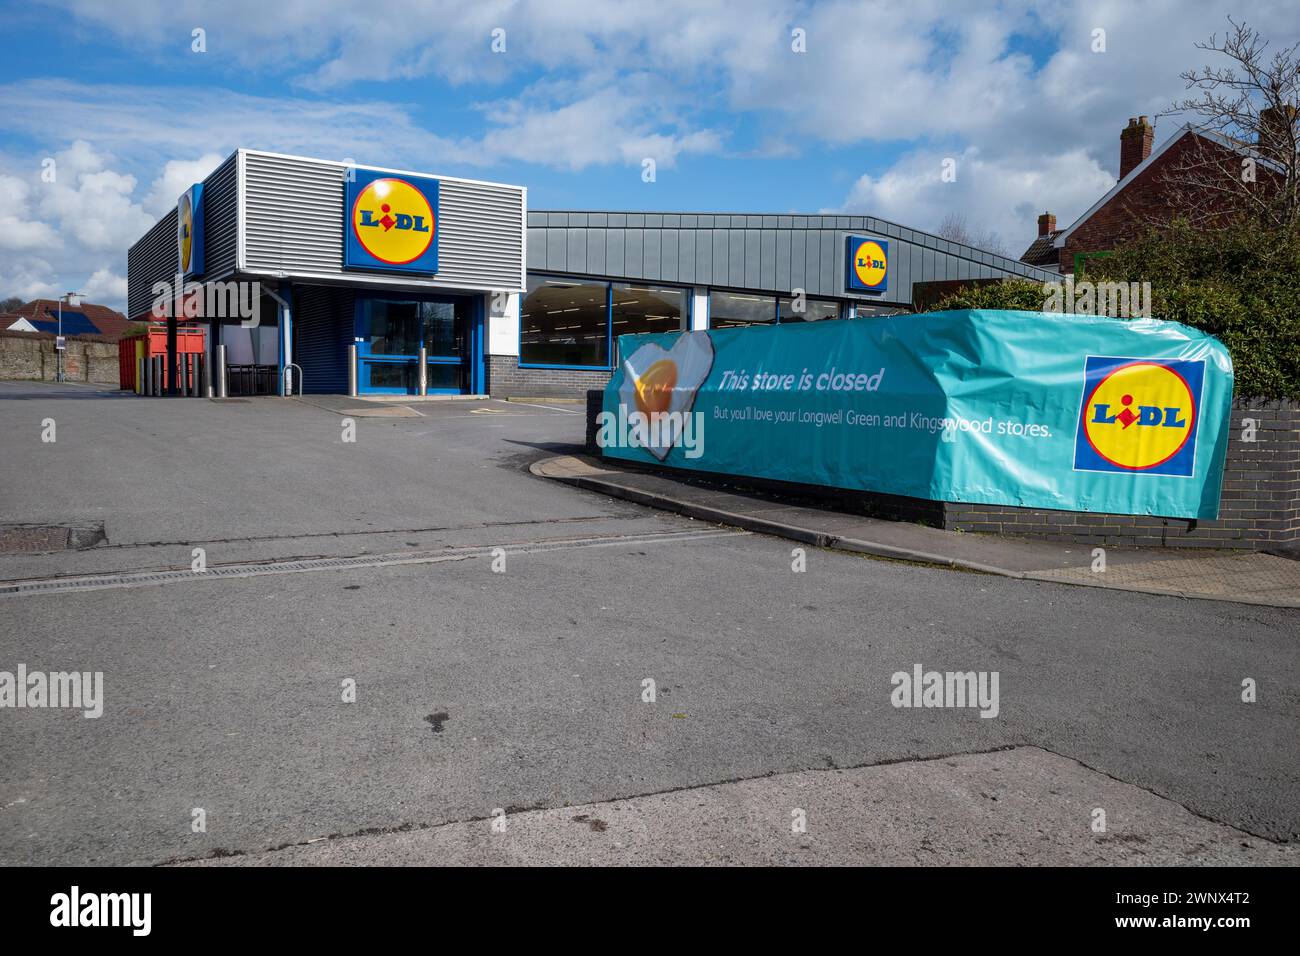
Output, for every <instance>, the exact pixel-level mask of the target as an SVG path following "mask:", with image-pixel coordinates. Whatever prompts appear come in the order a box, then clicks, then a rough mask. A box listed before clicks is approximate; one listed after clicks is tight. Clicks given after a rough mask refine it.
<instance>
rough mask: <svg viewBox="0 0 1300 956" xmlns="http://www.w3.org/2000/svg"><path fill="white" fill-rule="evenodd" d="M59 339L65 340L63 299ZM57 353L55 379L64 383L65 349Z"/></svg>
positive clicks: (60, 310) (61, 300)
mask: <svg viewBox="0 0 1300 956" xmlns="http://www.w3.org/2000/svg"><path fill="white" fill-rule="evenodd" d="M45 314H46V315H49V313H48V312H46V313H45ZM59 338H63V299H62V297H60V299H59ZM55 351H56V352H58V353H59V354H58V355H57V356H56V357H55V359H56V361H57V363H58V364H57V366H56V371H55V373H54V378H55V380H56V381H59V382H62V381H63V349H55Z"/></svg>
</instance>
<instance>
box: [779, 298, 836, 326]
mask: <svg viewBox="0 0 1300 956" xmlns="http://www.w3.org/2000/svg"><path fill="white" fill-rule="evenodd" d="M803 304H804V310H803V311H802V312H796V311H795V310H794V299H792V298H790V297H789V296H784V295H783V296H781V298H780V299H778V300H777V314H778V316H779V318H780V321H782V322H820V321H821V320H822V319H838V318H839V317H840V304H839V303H838V302H836V301H835V300H834V299H807V298H805V299H804V302H803Z"/></svg>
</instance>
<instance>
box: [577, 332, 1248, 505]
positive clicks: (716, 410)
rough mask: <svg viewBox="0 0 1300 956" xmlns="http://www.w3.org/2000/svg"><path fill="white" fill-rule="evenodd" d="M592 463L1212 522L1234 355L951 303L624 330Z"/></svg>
mask: <svg viewBox="0 0 1300 956" xmlns="http://www.w3.org/2000/svg"><path fill="white" fill-rule="evenodd" d="M619 355H620V356H621V361H620V363H619V366H618V367H617V369H616V370H615V373H614V376H613V378H612V379H611V381H610V383H609V385H608V386H607V387H606V389H605V394H604V400H603V405H602V413H601V415H600V419H599V421H598V441H599V443H600V444H601V445H602V448H603V451H604V453H605V454H606V455H608V456H610V457H614V458H624V459H627V460H630V461H641V462H648V463H663V464H665V465H670V466H674V467H678V468H688V469H692V470H696V471H704V472H714V473H720V474H729V475H743V476H750V477H755V478H768V479H776V480H781V481H791V482H799V483H804V484H813V485H825V486H830V487H834V488H848V489H856V490H861V491H874V492H882V493H886V494H894V495H906V496H909V497H914V498H927V499H931V500H935V501H955V502H971V503H981V504H1000V505H1013V506H1018V507H1025V508H1051V509H1059V510H1067V511H1096V512H1110V513H1119V514H1141V515H1160V516H1163V517H1175V518H1206V519H1210V518H1215V517H1217V516H1218V511H1219V489H1220V486H1221V484H1222V478H1223V461H1224V456H1225V455H1226V453H1227V445H1228V431H1227V429H1228V427H1229V409H1230V405H1231V402H1232V361H1231V359H1230V357H1229V355H1228V352H1227V350H1226V349H1225V348H1224V347H1223V345H1222V344H1221V343H1220V342H1219V341H1218V340H1217V339H1215V338H1213V337H1212V336H1209V335H1206V334H1204V333H1202V332H1199V331H1197V330H1195V329H1192V328H1188V327H1187V326H1184V325H1180V324H1178V323H1175V322H1165V321H1161V320H1159V319H1113V318H1107V317H1099V316H1084V315H1059V314H1058V315H1053V314H1048V313H1041V312H1019V311H991V310H961V311H954V312H932V313H925V314H921V315H903V316H894V317H890V318H883V319H871V320H861V319H855V320H844V321H825V322H806V323H803V322H801V323H791V324H788V325H776V326H758V327H752V328H731V329H718V330H714V331H707V332H705V331H699V332H679V333H663V334H652V335H628V336H621V337H620V338H619Z"/></svg>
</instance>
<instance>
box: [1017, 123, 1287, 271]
mask: <svg viewBox="0 0 1300 956" xmlns="http://www.w3.org/2000/svg"><path fill="white" fill-rule="evenodd" d="M1186 136H1199V137H1201V138H1202V139H1207V140H1209V141H1210V142H1212V143H1217V144H1219V145H1220V146H1222V147H1224V148H1225V149H1230V150H1232V151H1233V152H1234V153H1240V154H1241V155H1242V156H1251V157H1252V158H1254V159H1255V161H1256V162H1258V163H1259V164H1260V165H1262V166H1265V167H1268V168H1270V169H1273V170H1274V171H1281V167H1280V166H1279V165H1277V164H1276V163H1274V162H1272V161H1271V160H1269V159H1267V158H1265V157H1263V156H1260V155H1259V152H1258V151H1257V150H1256V149H1255V148H1254V147H1253V146H1251V145H1250V144H1249V143H1244V142H1242V141H1241V140H1239V139H1234V138H1233V137H1231V136H1225V135H1224V134H1222V133H1217V132H1215V131H1214V130H1209V129H1204V128H1197V127H1194V126H1192V124H1190V123H1186V124H1184V125H1183V127H1182V128H1181V129H1179V130H1178V132H1176V133H1174V135H1173V136H1170V137H1169V138H1168V139H1166V140H1165V141H1164V142H1163V143H1161V144H1160V145H1159V146H1157V147H1156V148H1155V149H1153V150H1152V151H1151V155H1150V156H1148V157H1147V158H1146V159H1144V160H1142V162H1140V163H1138V164H1137V165H1136V166H1134V167H1133V168H1132V169H1130V170H1129V171H1128V175H1127V176H1125V177H1124V178H1123V179H1121V180H1120V181H1119V182H1117V183H1116V184H1115V185H1114V186H1112V187H1111V188H1110V191H1109V192H1107V193H1106V195H1104V196H1102V197H1101V198H1100V199H1098V200H1097V201H1096V202H1095V203H1093V204H1092V206H1091V207H1090V208H1089V209H1088V211H1087V212H1085V213H1084V214H1083V215H1082V216H1080V217H1079V218H1078V219H1076V220H1074V222H1072V223H1071V224H1070V225H1069V226H1068V227H1067V228H1065V229H1062V230H1060V231H1059V232H1057V233H1056V234H1055V238H1054V239H1053V241H1052V244H1053V245H1054V246H1055V247H1056V248H1057V249H1062V248H1064V247H1065V241H1066V240H1067V239H1069V238H1070V236H1071V235H1072V234H1073V233H1074V231H1075V230H1076V229H1078V228H1079V227H1080V226H1082V225H1083V224H1084V223H1085V222H1087V221H1088V220H1089V219H1091V218H1092V216H1093V214H1094V213H1095V212H1097V210H1099V209H1101V208H1102V207H1103V206H1105V205H1106V204H1107V203H1108V202H1110V201H1111V200H1112V199H1114V198H1115V196H1117V195H1118V194H1119V192H1120V190H1122V189H1123V188H1124V187H1125V186H1127V185H1128V184H1129V183H1131V182H1132V181H1133V180H1135V179H1137V178H1138V177H1139V176H1141V175H1142V174H1143V173H1144V172H1146V171H1147V170H1148V169H1150V168H1151V166H1152V164H1154V163H1155V162H1156V160H1158V159H1159V158H1160V157H1161V156H1162V155H1164V153H1165V152H1166V151H1167V150H1168V149H1169V148H1170V147H1171V146H1173V145H1174V144H1175V143H1177V142H1179V141H1180V140H1182V139H1183V138H1184V137H1186ZM1031 248H1032V247H1031Z"/></svg>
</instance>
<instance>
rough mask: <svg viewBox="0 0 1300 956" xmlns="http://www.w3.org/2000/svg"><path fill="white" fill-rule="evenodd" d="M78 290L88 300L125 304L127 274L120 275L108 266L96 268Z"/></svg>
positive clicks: (102, 303) (104, 303)
mask: <svg viewBox="0 0 1300 956" xmlns="http://www.w3.org/2000/svg"><path fill="white" fill-rule="evenodd" d="M77 291H79V292H80V293H81V294H82V296H83V297H84V298H85V300H86V301H87V302H96V303H99V304H101V305H113V304H115V303H120V304H125V302H126V276H124V275H118V274H117V273H115V272H113V271H112V270H111V269H109V268H107V267H104V268H100V269H96V270H95V271H94V273H93V274H92V275H91V276H90V278H88V279H87V280H86V281H85V282H83V283H82V284H81V287H80V288H79V289H78V290H77Z"/></svg>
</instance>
